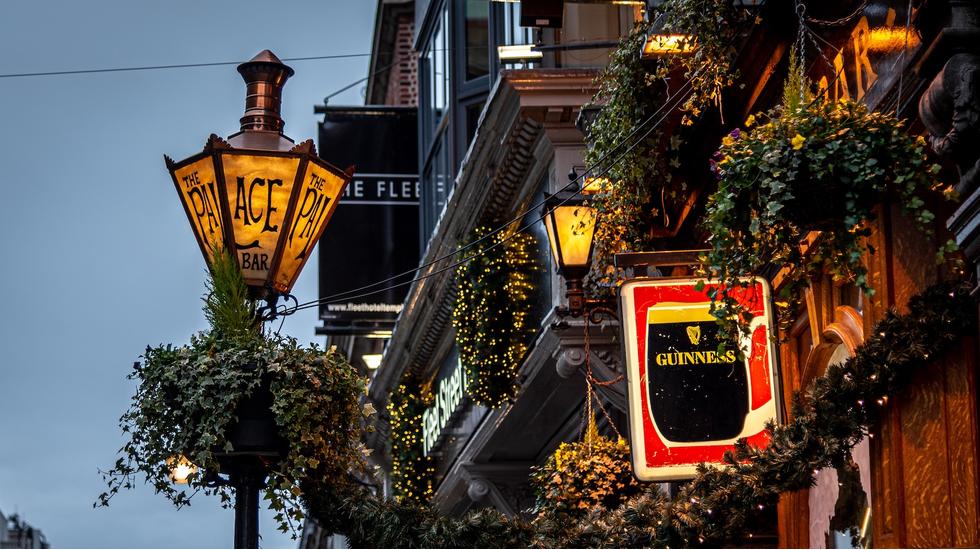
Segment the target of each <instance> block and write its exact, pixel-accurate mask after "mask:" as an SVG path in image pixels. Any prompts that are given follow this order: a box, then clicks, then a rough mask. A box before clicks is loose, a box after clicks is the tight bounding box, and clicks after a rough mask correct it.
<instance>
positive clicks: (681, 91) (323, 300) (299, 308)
mask: <svg viewBox="0 0 980 550" xmlns="http://www.w3.org/2000/svg"><path fill="white" fill-rule="evenodd" d="M689 87H691V81H690V80H688V81H687V82H686V83H685V85H684V86H682V87H681V88H680V89H679V90H678V91H677V92H675V94H674V96H673V97H671V98H668V99H667V100H666V101H665V102H664V104H663V105H667V104H669V103H670V102H671V100H672V99H673V98H677V99H676V101H674V102H673V105H671V107H670V108H669V109H668V110H667V112H666V113H664V114H663V115H662V116H661V117H660V119H659V120H657V122H656V123H655V124H654V125H652V126H651V127H650V128H648V129H647V130H646V131H645V132H644V133H643V135H642V136H640V138H639V139H638V140H636V141H635V142H634V143H633V144H632V145H630V146H629V147H628V148H627V149H626V150H625V151H623V153H622V154H621V155H619V156H618V157H617V158H616V159H614V160H613V161H612V162H610V163H609V165H608V166H607V167H606V168H605V169H603V170H602V171H601V173H600V175H604V174H605V173H606V172H608V171H609V170H611V169H612V167H613V166H615V164H616V163H617V162H618V161H620V160H622V158H623V157H625V156H626V155H627V154H629V153H630V152H631V151H632V150H633V149H635V148H636V147H637V146H638V145H639V144H640V143H642V142H643V140H644V139H646V138H647V136H649V135H650V133H652V132H653V131H654V130H655V129H656V128H657V127H658V126H659V125H660V124H661V123H663V121H664V120H665V119H666V118H667V116H668V115H670V114H671V113H672V112H673V110H674V109H675V108H677V107H678V106H679V105H680V104H681V103H682V102H683V101H684V100H685V99H686V97H687V92H688V90H686V88H689ZM678 96H680V97H678ZM660 110H663V108H661V109H660ZM658 112H659V110H658ZM624 141H625V140H624ZM614 150H615V149H614ZM596 164H599V163H598V162H597V163H596ZM588 173H589V170H586V171H585V172H584V173H583V175H582V176H579V177H577V178H575V179H574V180H572V181H571V182H569V185H571V184H574V183H576V182H577V180H578V179H580V178H582V177H584V175H585V174H588ZM567 187H568V186H566V188H567ZM571 199H572V197H566V198H565V199H563V200H562V201H561V202H559V203H558V204H557V205H556V206H555V207H553V208H552V209H551V210H549V211H548V212H546V213H545V214H543V215H541V216H540V217H538V218H536V219H535V220H534V221H532V222H530V223H528V224H526V225H524V226H523V227H520V228H518V229H517V230H516V231H514V232H513V233H511V234H510V235H508V236H507V237H505V238H503V239H501V240H499V241H497V242H495V243H493V244H491V245H490V246H488V247H487V248H485V249H483V250H481V251H479V252H476V253H474V254H472V255H470V256H467V257H465V258H463V259H461V260H459V261H457V262H454V263H452V264H450V265H448V266H446V267H443V268H440V269H438V270H435V271H432V272H430V273H427V274H425V275H420V276H418V277H416V278H414V279H412V280H410V281H404V282H402V283H398V284H394V285H391V286H388V287H385V288H381V289H377V290H373V291H371V292H365V293H362V294H358V295H355V296H348V297H346V298H343V299H342V300H344V301H349V300H355V299H358V298H364V297H366V296H371V295H374V294H378V293H380V292H385V291H387V290H391V289H395V288H399V287H402V286H405V285H409V284H413V283H415V282H418V281H421V280H424V279H428V278H429V277H434V276H436V275H439V274H441V273H445V272H446V271H449V270H451V269H455V268H456V267H458V266H460V265H462V264H464V263H466V262H468V261H470V260H472V259H473V258H476V257H478V256H480V255H482V254H485V253H486V252H488V251H490V250H493V249H494V248H496V247H498V246H501V245H503V244H504V243H506V242H507V241H509V240H510V239H512V238H514V237H515V236H516V235H517V234H519V233H523V232H524V231H526V230H527V229H530V228H531V227H533V226H534V225H536V224H537V223H538V222H540V221H541V220H543V219H545V217H547V215H548V214H550V213H551V212H552V211H554V208H557V207H559V206H562V205H564V204H565V203H566V202H568V201H569V200H571ZM530 210H531V209H529V210H528V211H525V215H526V213H527V212H529V211H530ZM521 217H523V216H521ZM519 220H520V217H519V218H517V219H516V220H514V221H519ZM512 223H513V221H511V222H508V223H506V224H504V225H503V226H501V227H499V228H497V229H496V230H494V232H492V233H490V234H488V235H487V236H485V237H483V238H482V239H478V240H477V241H474V242H473V243H470V244H469V245H466V246H467V247H471V246H473V245H474V244H476V243H477V242H478V241H479V240H483V239H486V238H488V237H489V235H492V234H494V233H497V232H499V231H501V230H503V229H505V228H506V227H508V226H509V225H511V224H512ZM460 250H462V249H460ZM460 250H457V251H456V252H455V253H453V254H449V255H447V256H445V257H451V256H454V255H456V254H458V253H459V251H460ZM445 257H444V258H445ZM434 263H436V261H433V262H430V263H429V264H427V266H431V265H433V264H434ZM419 269H422V268H421V267H420V268H418V269H416V270H413V271H411V272H408V273H414V272H415V271H418V270H419ZM377 284H381V283H376V284H374V285H368V286H367V288H370V287H371V286H376V285H377ZM341 294H343V293H341ZM335 296H336V295H335ZM335 296H328V297H326V298H321V299H319V300H313V301H311V302H307V303H304V304H300V305H298V306H294V307H292V308H285V309H284V310H283V311H282V312H280V314H281V315H290V314H292V313H295V312H297V311H302V310H304V309H309V308H312V307H317V306H320V305H328V304H334V303H341V301H340V300H337V299H336V298H335Z"/></svg>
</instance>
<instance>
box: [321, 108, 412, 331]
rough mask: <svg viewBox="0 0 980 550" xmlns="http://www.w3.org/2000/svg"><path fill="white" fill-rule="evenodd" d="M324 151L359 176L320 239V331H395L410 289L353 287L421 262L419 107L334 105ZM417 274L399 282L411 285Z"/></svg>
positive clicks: (328, 112) (326, 120) (327, 117)
mask: <svg viewBox="0 0 980 550" xmlns="http://www.w3.org/2000/svg"><path fill="white" fill-rule="evenodd" d="M323 112H324V117H323V123H322V124H321V125H320V136H319V138H320V139H319V144H318V147H317V149H318V151H319V153H320V156H321V157H323V158H324V159H329V161H330V162H331V163H332V164H334V165H335V166H350V165H354V166H355V171H354V178H353V180H352V181H351V183H350V185H348V186H347V191H346V192H345V194H344V195H343V196H342V197H341V199H340V203H339V204H338V205H337V211H336V212H335V213H334V216H333V219H332V220H331V221H330V225H329V226H328V227H327V230H326V231H325V232H324V234H323V237H322V238H321V239H320V259H319V262H320V298H321V300H322V299H326V303H323V304H321V306H320V319H321V320H322V321H323V326H322V327H321V328H319V329H317V332H319V333H321V334H365V333H371V332H374V331H381V330H390V329H391V327H392V326H393V325H394V321H395V319H396V318H397V317H398V313H399V312H400V311H401V308H402V302H404V300H405V295H406V293H407V292H408V285H404V286H401V287H398V288H393V289H389V290H385V291H382V292H377V293H373V294H370V295H365V294H366V293H367V292H370V291H374V290H378V289H380V288H384V287H387V286H390V285H391V284H393V283H386V284H383V285H378V286H376V287H372V288H370V289H365V290H361V291H356V292H350V291H352V290H354V289H357V288H360V287H363V286H366V285H370V284H372V283H376V282H378V281H382V280H384V279H388V278H389V277H392V276H395V275H397V274H399V273H403V272H406V271H410V270H413V269H415V268H416V267H417V266H418V262H419V239H418V232H419V184H418V156H417V155H418V151H417V149H418V148H417V143H418V137H417V136H418V129H417V123H416V116H417V115H416V109H415V108H414V107H412V108H405V107H385V106H369V107H327V108H325V109H323ZM410 279H411V276H406V277H402V278H400V279H398V280H396V281H394V282H395V283H398V282H403V281H406V280H410Z"/></svg>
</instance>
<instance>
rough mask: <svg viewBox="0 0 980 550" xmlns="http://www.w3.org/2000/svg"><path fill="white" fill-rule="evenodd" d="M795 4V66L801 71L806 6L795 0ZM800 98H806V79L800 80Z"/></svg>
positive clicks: (804, 59)
mask: <svg viewBox="0 0 980 550" xmlns="http://www.w3.org/2000/svg"><path fill="white" fill-rule="evenodd" d="M795 2H796V16H797V17H798V18H799V28H798V29H797V32H796V56H797V60H796V62H797V66H798V67H799V70H801V71H802V70H803V69H804V67H806V39H807V27H806V6H805V5H804V4H803V2H801V1H800V0H795ZM799 92H800V97H801V98H805V97H806V79H805V78H804V79H800V90H799Z"/></svg>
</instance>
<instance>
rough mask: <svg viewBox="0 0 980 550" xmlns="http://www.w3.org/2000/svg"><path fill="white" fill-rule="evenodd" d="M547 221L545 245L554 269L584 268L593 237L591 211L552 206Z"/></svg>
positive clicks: (585, 208) (587, 208)
mask: <svg viewBox="0 0 980 550" xmlns="http://www.w3.org/2000/svg"><path fill="white" fill-rule="evenodd" d="M548 218H549V219H548V221H549V223H548V224H547V229H548V241H549V243H550V244H551V253H552V254H553V255H554V256H555V261H556V262H558V266H559V267H560V268H562V269H564V268H567V267H579V268H587V267H588V266H589V263H590V262H591V256H592V237H593V235H594V234H595V220H596V211H595V209H594V208H591V207H588V206H584V205H562V206H556V207H554V208H553V209H552V210H551V213H550V214H549V216H548Z"/></svg>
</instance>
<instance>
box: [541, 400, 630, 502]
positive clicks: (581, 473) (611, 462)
mask: <svg viewBox="0 0 980 550" xmlns="http://www.w3.org/2000/svg"><path fill="white" fill-rule="evenodd" d="M531 485H532V486H533V487H534V492H535V494H536V495H537V505H536V509H537V512H538V513H542V512H547V513H572V514H581V513H584V512H585V511H587V510H589V509H591V508H594V507H597V506H599V507H602V508H606V509H611V508H616V507H617V506H619V505H620V504H622V503H623V502H624V501H625V500H626V499H627V498H629V497H631V496H633V495H635V494H637V493H638V492H639V491H640V487H641V486H640V484H639V483H638V482H637V481H636V478H635V477H633V470H632V468H631V466H630V447H629V444H628V443H626V440H625V439H623V438H622V437H619V438H618V439H616V440H612V439H609V438H607V437H604V436H602V435H599V431H598V429H597V428H596V423H595V419H590V420H589V424H588V428H587V430H586V432H585V437H584V438H583V440H582V441H576V442H574V443H562V444H560V445H559V446H558V448H557V449H555V452H554V453H552V454H551V456H549V457H548V460H547V461H545V463H544V465H542V466H540V467H536V468H534V471H533V473H532V474H531Z"/></svg>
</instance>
